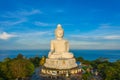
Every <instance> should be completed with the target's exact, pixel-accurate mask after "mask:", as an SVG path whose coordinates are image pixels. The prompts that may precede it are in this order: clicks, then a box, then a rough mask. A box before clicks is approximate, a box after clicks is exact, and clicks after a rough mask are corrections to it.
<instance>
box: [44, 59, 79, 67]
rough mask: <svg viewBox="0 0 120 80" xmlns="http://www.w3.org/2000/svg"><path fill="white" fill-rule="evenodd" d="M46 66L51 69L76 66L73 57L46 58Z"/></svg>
mask: <svg viewBox="0 0 120 80" xmlns="http://www.w3.org/2000/svg"><path fill="white" fill-rule="evenodd" d="M44 66H45V67H46V68H51V69H71V68H75V67H77V64H76V60H75V58H70V59H63V58H62V59H51V58H50V59H49V58H47V59H46V63H45V64H44Z"/></svg>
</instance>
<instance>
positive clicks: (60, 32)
mask: <svg viewBox="0 0 120 80" xmlns="http://www.w3.org/2000/svg"><path fill="white" fill-rule="evenodd" d="M55 35H56V38H62V37H63V35H64V30H63V29H62V26H61V25H60V24H58V25H57V28H56V30H55Z"/></svg>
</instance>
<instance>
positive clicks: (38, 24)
mask: <svg viewBox="0 0 120 80" xmlns="http://www.w3.org/2000/svg"><path fill="white" fill-rule="evenodd" d="M34 24H35V25H36V26H55V24H52V23H45V22H40V21H35V23H34Z"/></svg>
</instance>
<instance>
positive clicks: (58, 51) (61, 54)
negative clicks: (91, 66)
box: [48, 24, 73, 59]
mask: <svg viewBox="0 0 120 80" xmlns="http://www.w3.org/2000/svg"><path fill="white" fill-rule="evenodd" d="M55 35H56V39H55V40H51V44H50V48H51V51H50V52H49V54H48V58H59V59H60V58H73V54H72V53H69V43H68V41H67V40H64V39H63V35H64V30H63V29H62V27H61V25H60V24H58V25H57V29H56V30H55Z"/></svg>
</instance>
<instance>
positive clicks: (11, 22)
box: [0, 19, 26, 26]
mask: <svg viewBox="0 0 120 80" xmlns="http://www.w3.org/2000/svg"><path fill="white" fill-rule="evenodd" d="M23 22H26V19H20V20H17V21H0V26H14V25H18V24H20V23H23Z"/></svg>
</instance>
